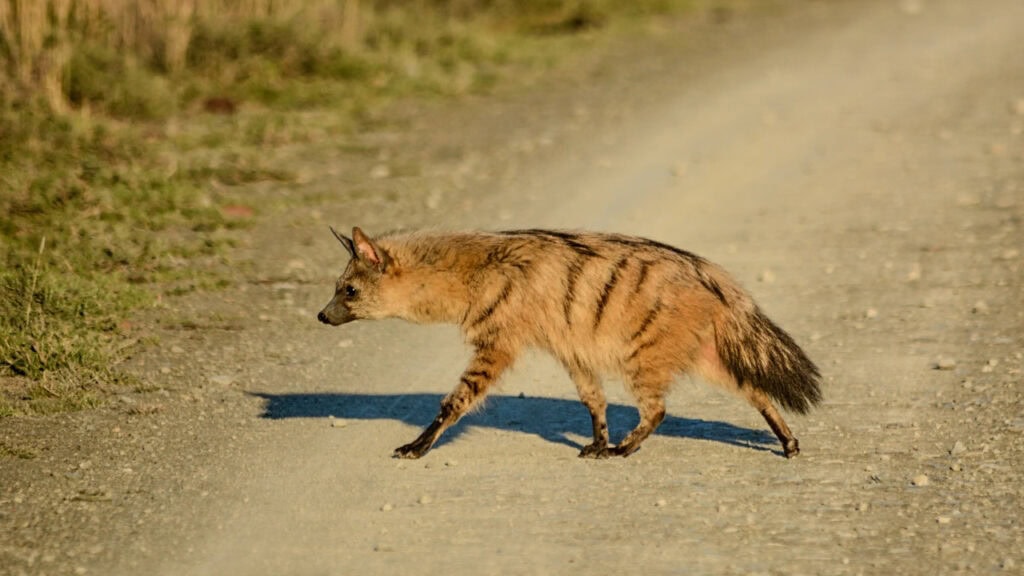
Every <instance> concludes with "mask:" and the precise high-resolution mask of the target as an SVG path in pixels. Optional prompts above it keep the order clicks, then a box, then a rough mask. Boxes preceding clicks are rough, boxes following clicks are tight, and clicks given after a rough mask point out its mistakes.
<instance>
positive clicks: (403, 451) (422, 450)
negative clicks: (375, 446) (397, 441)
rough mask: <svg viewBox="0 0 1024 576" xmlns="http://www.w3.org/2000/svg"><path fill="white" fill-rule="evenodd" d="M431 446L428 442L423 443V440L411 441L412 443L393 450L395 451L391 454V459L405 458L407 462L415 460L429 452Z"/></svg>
mask: <svg viewBox="0 0 1024 576" xmlns="http://www.w3.org/2000/svg"><path fill="white" fill-rule="evenodd" d="M431 445H432V444H431V443H430V442H424V441H423V440H421V439H419V438H417V439H416V440H413V441H412V442H409V443H408V444H406V445H404V446H399V447H398V448H395V451H394V452H393V453H392V454H391V456H392V457H393V458H405V459H408V460H415V459H416V458H419V457H420V456H423V455H424V454H426V453H427V452H429V451H430V447H431Z"/></svg>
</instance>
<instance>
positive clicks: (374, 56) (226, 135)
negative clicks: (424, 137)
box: [0, 0, 691, 415]
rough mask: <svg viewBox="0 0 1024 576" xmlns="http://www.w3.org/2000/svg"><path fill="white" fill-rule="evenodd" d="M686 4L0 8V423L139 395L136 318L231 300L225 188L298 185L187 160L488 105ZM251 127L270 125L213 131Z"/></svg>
mask: <svg viewBox="0 0 1024 576" xmlns="http://www.w3.org/2000/svg"><path fill="white" fill-rule="evenodd" d="M690 4H691V2H688V1H686V0H631V1H630V2H616V1H614V0H522V1H516V0H294V1H291V2H280V1H275V0H0V63H2V69H0V214H2V215H3V216H2V218H0V249H2V250H0V257H2V261H0V415H4V414H13V413H25V412H47V411H51V410H67V409H74V408H80V407H83V406H90V405H93V404H95V403H96V402H98V401H100V400H101V399H102V391H103V390H104V389H105V388H106V387H117V386H123V385H126V384H127V385H134V384H132V383H130V382H128V380H129V379H128V378H127V377H126V376H125V375H124V374H121V373H120V372H118V370H117V368H116V366H117V363H118V360H119V359H121V358H122V357H123V355H124V353H125V352H126V350H128V349H130V347H131V346H132V345H133V344H134V342H135V341H136V336H135V335H134V334H133V333H132V328H131V322H130V320H129V318H130V313H131V311H132V310H134V309H137V308H138V307H139V306H144V305H146V304H147V303H151V302H153V301H154V299H155V298H157V297H158V296H159V295H160V292H161V290H165V291H166V290H169V289H168V288H167V286H169V285H171V286H175V288H173V290H179V291H180V290H181V289H182V288H181V286H182V284H181V282H178V283H177V284H175V281H184V282H185V285H186V286H191V287H192V289H195V288H210V287H215V286H217V285H219V284H223V283H225V282H227V280H226V279H224V278H219V277H218V276H217V275H216V273H211V272H209V271H199V270H197V266H196V265H195V264H194V263H195V262H197V261H200V260H202V259H203V258H216V256H217V254H218V253H219V252H220V251H222V250H223V249H224V248H225V247H227V246H230V245H231V242H232V237H233V236H232V234H231V229H232V228H234V227H238V226H244V225H245V223H246V221H247V218H236V217H232V216H231V214H232V213H231V211H230V210H228V209H227V208H229V207H230V206H231V205H232V203H233V202H237V199H235V198H233V197H232V196H231V194H232V192H231V190H230V185H232V184H238V183H245V182H251V181H258V180H275V181H278V180H280V181H288V180H289V179H290V178H291V176H290V175H289V174H288V173H287V172H282V171H280V170H274V169H273V168H268V167H265V166H261V165H260V164H259V162H258V161H252V160H251V158H249V157H247V156H246V155H245V154H237V153H234V152H232V153H230V154H219V155H218V154H210V155H207V156H205V157H206V158H209V157H213V158H215V160H205V161H198V162H195V161H193V162H188V161H183V160H182V159H183V158H184V157H185V156H187V154H188V150H187V149H188V148H189V147H197V146H198V147H205V148H207V149H209V150H216V149H217V148H218V146H220V145H222V144H225V143H226V142H232V143H235V142H241V143H242V144H243V145H248V146H253V147H257V148H258V147H265V146H273V145H275V144H276V143H277V142H278V140H279V139H275V137H274V135H273V134H274V126H273V123H274V122H275V118H280V117H281V116H280V115H282V114H283V115H287V114H289V113H296V112H297V111H300V110H304V111H308V110H310V109H327V110H330V111H331V113H332V117H336V118H339V120H338V123H339V125H340V126H341V128H340V129H355V128H357V127H358V118H359V115H360V114H361V111H363V110H364V109H365V108H366V106H369V105H373V103H375V102H379V101H381V100H386V99H388V98H394V97H397V96H401V97H405V96H418V95H440V96H446V95H457V94H463V93H473V92H486V91H487V90H489V89H491V88H492V87H494V86H495V85H496V84H497V83H498V82H499V81H500V80H501V79H502V78H503V76H504V75H506V74H507V73H508V71H509V70H510V69H513V68H516V67H529V66H531V65H534V64H536V63H537V62H541V63H543V62H545V61H549V60H551V59H552V58H555V57H556V54H555V53H556V52H558V50H559V49H561V47H562V46H561V45H559V44H557V39H558V38H560V37H566V36H573V35H577V34H579V33H581V32H590V31H592V30H595V29H600V28H602V27H605V26H606V25H608V23H609V22H613V21H617V20H621V19H630V18H635V17H637V16H643V15H646V14H663V13H667V12H673V11H681V10H685V9H687V8H689V7H690ZM553 42H554V43H553ZM241 110H250V111H251V110H256V111H258V112H260V113H259V114H255V115H250V116H248V117H247V118H249V119H248V120H246V121H238V122H229V123H221V124H218V123H217V121H216V119H215V118H214V116H213V115H214V114H223V115H233V114H236V113H239V112H240V111H241ZM268 118H269V120H268ZM183 123H185V124H187V123H192V124H193V125H200V126H202V128H201V129H200V130H199V132H200V133H202V134H205V136H203V137H202V138H201V139H200V140H199V141H195V140H194V139H193V140H189V139H188V138H186V137H184V136H180V133H181V132H182V131H181V130H180V129H179V130H177V132H176V131H175V130H174V129H172V127H173V126H178V127H180V126H181V125H182V124H183ZM209 126H219V127H221V128H220V129H222V130H223V131H226V132H223V131H222V132H221V133H217V131H216V130H211V129H210V128H209ZM204 130H205V132H203V131H204ZM174 134H179V135H178V136H175V135H174ZM257 156H258V155H257ZM247 158H248V159H247ZM212 182H217V183H218V184H219V185H218V186H211V183H212ZM225 185H227V186H225ZM258 211H259V207H258V206H256V207H252V209H251V210H250V212H252V213H258Z"/></svg>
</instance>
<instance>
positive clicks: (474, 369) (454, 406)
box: [394, 348, 512, 458]
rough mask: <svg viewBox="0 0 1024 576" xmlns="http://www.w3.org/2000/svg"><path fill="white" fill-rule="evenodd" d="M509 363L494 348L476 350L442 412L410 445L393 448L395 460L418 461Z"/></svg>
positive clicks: (446, 400) (477, 401)
mask: <svg viewBox="0 0 1024 576" xmlns="http://www.w3.org/2000/svg"><path fill="white" fill-rule="evenodd" d="M511 363H512V355H511V354H509V353H507V352H503V351H500V350H496V349H493V348H478V349H477V351H476V354H475V355H474V356H473V360H472V361H471V362H470V363H469V367H468V368H466V371H465V372H463V373H462V377H461V378H459V384H458V385H457V386H456V387H455V390H452V393H451V394H449V395H448V396H446V397H445V398H444V400H441V411H440V412H439V413H438V414H437V418H434V421H433V422H431V423H430V425H429V426H427V428H426V430H424V431H423V433H422V434H420V435H419V437H417V438H416V439H415V440H413V441H412V442H410V443H408V444H405V445H404V446H399V447H398V448H396V449H395V452H394V457H395V458H419V457H420V456H423V455H424V454H426V453H427V452H428V451H429V450H430V448H431V447H432V446H433V445H434V443H435V442H437V439H438V438H440V437H441V434H443V433H444V431H445V430H447V429H448V428H449V427H450V426H451V425H452V424H455V423H456V422H458V421H459V418H462V416H463V414H465V413H466V412H469V411H470V410H471V409H472V408H473V407H474V406H476V405H477V404H478V403H479V402H480V401H481V400H483V399H484V397H485V396H487V390H488V389H489V388H490V387H491V385H492V384H494V383H495V382H497V380H498V377H499V376H500V375H501V373H502V372H503V371H504V370H505V368H508V366H509V364H511Z"/></svg>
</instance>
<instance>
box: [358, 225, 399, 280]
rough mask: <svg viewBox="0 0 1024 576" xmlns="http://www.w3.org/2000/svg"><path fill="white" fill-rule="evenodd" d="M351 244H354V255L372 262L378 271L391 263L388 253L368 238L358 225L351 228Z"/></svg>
mask: <svg viewBox="0 0 1024 576" xmlns="http://www.w3.org/2000/svg"><path fill="white" fill-rule="evenodd" d="M352 244H353V245H354V246H355V253H356V256H357V257H358V258H359V259H360V260H362V261H364V262H366V263H368V264H372V265H373V266H374V267H375V268H377V271H378V272H383V271H384V270H386V269H387V267H388V265H389V264H390V263H391V257H390V256H388V253H387V252H385V251H384V250H382V249H381V247H380V246H378V245H377V244H376V243H375V242H374V241H373V240H370V237H369V236H367V235H366V233H365V232H363V231H362V230H361V229H360V228H359V227H358V226H356V227H355V228H353V229H352Z"/></svg>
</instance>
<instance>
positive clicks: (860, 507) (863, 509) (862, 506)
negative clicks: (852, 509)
mask: <svg viewBox="0 0 1024 576" xmlns="http://www.w3.org/2000/svg"><path fill="white" fill-rule="evenodd" d="M870 507H871V505H870V504H868V503H867V502H859V503H858V504H857V512H867V511H868V508H870Z"/></svg>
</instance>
